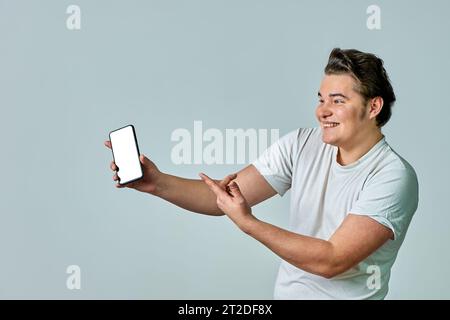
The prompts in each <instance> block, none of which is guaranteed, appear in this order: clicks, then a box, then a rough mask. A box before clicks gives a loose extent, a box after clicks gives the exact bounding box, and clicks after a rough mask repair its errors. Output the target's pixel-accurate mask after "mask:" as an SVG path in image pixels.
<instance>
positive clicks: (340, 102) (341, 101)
mask: <svg viewBox="0 0 450 320" xmlns="http://www.w3.org/2000/svg"><path fill="white" fill-rule="evenodd" d="M334 103H336V104H342V103H345V101H344V100H342V99H335V100H334Z"/></svg>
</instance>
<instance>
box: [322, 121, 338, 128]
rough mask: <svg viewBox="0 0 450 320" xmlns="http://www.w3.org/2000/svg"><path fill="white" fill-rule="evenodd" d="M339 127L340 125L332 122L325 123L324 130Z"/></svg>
mask: <svg viewBox="0 0 450 320" xmlns="http://www.w3.org/2000/svg"><path fill="white" fill-rule="evenodd" d="M338 125H339V123H337V122H331V123H324V124H323V127H324V128H333V127H337V126H338Z"/></svg>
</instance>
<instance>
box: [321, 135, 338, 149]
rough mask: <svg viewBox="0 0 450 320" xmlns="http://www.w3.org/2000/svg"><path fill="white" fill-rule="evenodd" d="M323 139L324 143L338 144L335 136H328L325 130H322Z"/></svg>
mask: <svg viewBox="0 0 450 320" xmlns="http://www.w3.org/2000/svg"><path fill="white" fill-rule="evenodd" d="M322 141H323V143H326V144H331V145H332V146H336V145H337V141H336V139H334V137H330V136H326V135H325V134H324V133H323V132H322Z"/></svg>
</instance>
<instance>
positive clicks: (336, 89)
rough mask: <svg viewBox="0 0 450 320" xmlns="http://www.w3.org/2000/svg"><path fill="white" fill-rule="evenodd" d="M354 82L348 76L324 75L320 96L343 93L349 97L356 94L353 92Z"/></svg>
mask: <svg viewBox="0 0 450 320" xmlns="http://www.w3.org/2000/svg"><path fill="white" fill-rule="evenodd" d="M355 88H356V80H355V79H354V78H353V77H352V76H350V75H348V74H340V75H335V74H331V75H325V76H324V77H323V79H322V82H321V84H320V93H321V94H322V96H324V95H328V94H330V93H343V94H346V95H351V94H352V93H353V94H354V93H357V92H356V91H355Z"/></svg>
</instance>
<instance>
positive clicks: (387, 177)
mask: <svg viewBox="0 0 450 320" xmlns="http://www.w3.org/2000/svg"><path fill="white" fill-rule="evenodd" d="M336 155H337V147H335V146H332V145H329V144H326V143H324V142H323V141H322V132H321V129H320V128H308V129H297V130H295V131H293V132H291V133H289V134H287V135H285V136H284V137H282V138H281V139H279V140H278V141H277V142H276V143H274V144H273V145H272V146H270V147H269V148H268V149H267V150H266V151H265V152H263V153H262V154H261V156H260V157H259V158H258V159H257V160H255V161H254V162H253V165H254V166H255V167H256V168H257V169H258V171H259V172H260V173H261V174H262V175H263V176H264V177H265V179H266V180H267V181H268V182H269V184H270V185H271V186H272V187H273V188H274V189H275V190H276V191H277V192H278V194H280V195H281V196H282V195H283V194H284V193H285V192H286V191H287V190H288V189H291V202H290V219H289V230H290V231H292V232H295V233H299V234H302V235H307V236H311V237H316V238H320V239H324V240H328V239H330V237H331V236H332V235H333V233H334V232H335V231H336V229H337V228H338V227H339V225H340V224H341V223H342V222H343V220H344V219H345V217H346V216H347V214H349V213H352V214H359V215H367V216H369V217H371V218H373V219H375V220H376V221H378V222H379V223H381V224H383V225H385V226H387V227H388V228H390V229H392V231H393V233H394V240H388V241H387V242H386V243H385V244H384V245H383V246H381V247H380V248H379V249H378V250H376V251H375V252H374V253H373V254H372V255H370V256H369V257H368V258H366V259H365V260H364V261H362V262H360V263H359V264H358V265H356V266H355V267H353V268H351V269H349V270H347V271H346V272H344V273H342V274H340V275H338V276H335V277H333V278H331V279H326V278H323V277H321V276H317V275H314V274H311V273H308V272H306V271H303V270H301V269H299V268H297V267H294V266H293V265H291V264H289V263H288V262H286V261H282V262H281V265H280V269H279V272H278V277H277V280H276V284H275V292H274V298H275V299H383V298H384V297H385V296H386V294H387V292H388V282H389V277H390V271H391V267H392V265H393V263H394V261H395V258H396V256H397V253H398V250H399V248H400V246H401V244H402V242H403V239H404V237H405V234H406V230H407V229H408V226H409V223H410V221H411V218H412V216H413V214H414V212H415V211H416V209H417V205H418V183H417V176H416V174H415V172H414V169H413V168H412V167H411V165H410V164H409V163H408V162H406V160H404V159H403V158H401V157H400V156H399V155H398V154H397V153H395V151H394V150H392V148H391V147H390V146H389V145H388V143H387V142H386V140H385V138H384V137H383V138H382V140H380V141H379V142H378V143H377V144H376V145H375V146H373V147H372V149H370V150H369V151H368V152H367V153H366V154H365V155H363V156H362V157H361V158H360V159H359V160H357V161H356V162H354V163H352V164H350V165H346V166H342V165H340V164H339V163H338V162H337V161H336Z"/></svg>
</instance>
